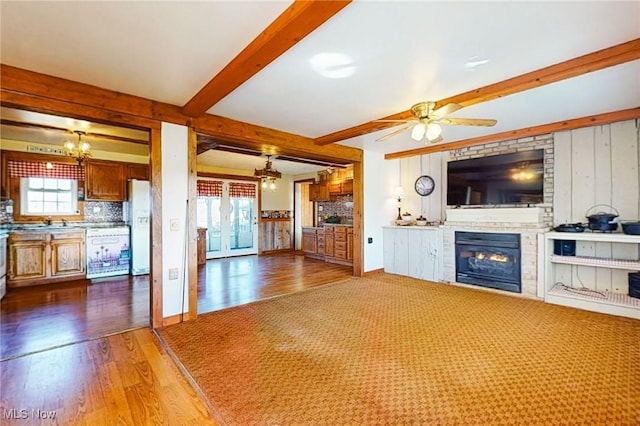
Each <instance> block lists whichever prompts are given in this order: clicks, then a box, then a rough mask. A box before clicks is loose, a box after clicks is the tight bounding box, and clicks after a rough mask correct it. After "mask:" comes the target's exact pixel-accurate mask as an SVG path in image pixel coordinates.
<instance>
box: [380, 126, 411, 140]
mask: <svg viewBox="0 0 640 426" xmlns="http://www.w3.org/2000/svg"><path fill="white" fill-rule="evenodd" d="M413 126H414V124H413V123H412V124H408V125H406V126H402V127H400V128H399V129H398V130H396V131H394V132H391V133H389V134H386V135H384V136H382V137H379V138H378V139H376V142H382V141H384V140H387V139H389V138H390V137H392V136H396V135H399V134H400V133H402V132H406V131H407V130H409V129H410V128H412V127H413Z"/></svg>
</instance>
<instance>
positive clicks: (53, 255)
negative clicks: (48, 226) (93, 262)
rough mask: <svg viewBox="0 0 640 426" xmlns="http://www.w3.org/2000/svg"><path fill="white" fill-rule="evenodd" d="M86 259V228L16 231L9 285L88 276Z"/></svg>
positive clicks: (11, 237) (12, 236) (11, 245)
mask: <svg viewBox="0 0 640 426" xmlns="http://www.w3.org/2000/svg"><path fill="white" fill-rule="evenodd" d="M85 263H86V262H85V231H84V229H59V230H28V231H14V232H12V233H10V234H9V270H8V271H7V272H8V275H7V287H9V288H13V287H26V286H31V285H39V284H48V283H52V282H56V281H70V280H74V279H84V278H85V270H86V269H85V268H86V266H85Z"/></svg>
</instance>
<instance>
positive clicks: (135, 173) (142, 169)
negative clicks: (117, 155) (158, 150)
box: [125, 163, 149, 180]
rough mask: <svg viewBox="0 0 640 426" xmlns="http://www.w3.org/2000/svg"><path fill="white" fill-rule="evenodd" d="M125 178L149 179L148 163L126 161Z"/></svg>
mask: <svg viewBox="0 0 640 426" xmlns="http://www.w3.org/2000/svg"><path fill="white" fill-rule="evenodd" d="M125 168H126V180H131V179H137V180H149V165H148V164H138V163H127V164H126V166H125Z"/></svg>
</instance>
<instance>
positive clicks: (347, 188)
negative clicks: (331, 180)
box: [340, 179, 353, 195]
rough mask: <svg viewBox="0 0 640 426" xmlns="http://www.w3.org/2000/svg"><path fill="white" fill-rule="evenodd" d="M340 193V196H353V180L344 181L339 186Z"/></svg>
mask: <svg viewBox="0 0 640 426" xmlns="http://www.w3.org/2000/svg"><path fill="white" fill-rule="evenodd" d="M340 193H341V194H342V195H349V194H353V179H349V180H345V181H343V182H342V184H341V185H340Z"/></svg>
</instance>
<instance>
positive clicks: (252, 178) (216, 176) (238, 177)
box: [197, 172, 260, 182]
mask: <svg viewBox="0 0 640 426" xmlns="http://www.w3.org/2000/svg"><path fill="white" fill-rule="evenodd" d="M197 177H206V178H212V179H228V180H247V181H251V182H260V178H259V177H255V176H245V175H229V174H225V173H211V172H198V173H197Z"/></svg>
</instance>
